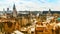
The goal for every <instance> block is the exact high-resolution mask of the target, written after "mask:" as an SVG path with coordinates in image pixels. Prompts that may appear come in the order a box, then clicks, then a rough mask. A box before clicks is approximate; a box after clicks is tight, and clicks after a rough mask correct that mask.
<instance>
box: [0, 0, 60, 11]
mask: <svg viewBox="0 0 60 34" xmlns="http://www.w3.org/2000/svg"><path fill="white" fill-rule="evenodd" d="M14 3H15V4H16V9H17V10H31V11H34V10H38V11H40V10H48V9H49V8H50V9H52V10H60V5H59V4H60V0H0V10H2V9H3V8H5V9H6V8H7V7H9V8H10V9H11V10H12V8H13V4H14Z"/></svg>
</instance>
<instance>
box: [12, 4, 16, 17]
mask: <svg viewBox="0 0 60 34" xmlns="http://www.w3.org/2000/svg"><path fill="white" fill-rule="evenodd" d="M13 17H17V11H16V7H15V4H14V5H13Z"/></svg>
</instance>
